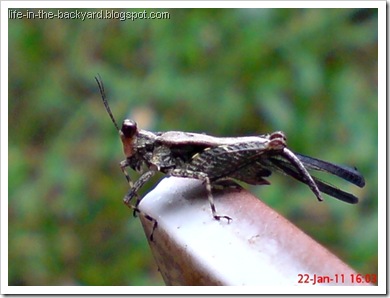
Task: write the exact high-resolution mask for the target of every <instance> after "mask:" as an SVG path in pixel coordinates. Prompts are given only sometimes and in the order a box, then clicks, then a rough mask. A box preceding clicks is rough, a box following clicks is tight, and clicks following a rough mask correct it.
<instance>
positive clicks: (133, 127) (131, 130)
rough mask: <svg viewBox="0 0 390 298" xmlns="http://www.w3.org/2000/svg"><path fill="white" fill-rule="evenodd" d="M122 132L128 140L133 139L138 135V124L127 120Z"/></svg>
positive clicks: (124, 122)
mask: <svg viewBox="0 0 390 298" xmlns="http://www.w3.org/2000/svg"><path fill="white" fill-rule="evenodd" d="M121 131H122V133H123V135H124V136H125V137H126V138H132V137H133V136H134V135H135V134H136V133H137V123H135V122H134V121H133V120H129V119H126V120H124V121H123V124H122V129H121Z"/></svg>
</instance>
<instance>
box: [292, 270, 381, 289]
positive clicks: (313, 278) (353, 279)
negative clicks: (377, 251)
mask: <svg viewBox="0 0 390 298" xmlns="http://www.w3.org/2000/svg"><path fill="white" fill-rule="evenodd" d="M297 277H298V284H306V285H316V284H320V285H327V284H329V285H330V284H333V285H335V284H336V285H340V286H341V285H364V284H367V285H368V284H376V283H377V282H378V278H377V275H376V274H360V273H351V274H344V273H340V274H337V273H336V274H333V275H318V274H307V273H304V274H298V276H297Z"/></svg>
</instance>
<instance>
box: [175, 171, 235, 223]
mask: <svg viewBox="0 0 390 298" xmlns="http://www.w3.org/2000/svg"><path fill="white" fill-rule="evenodd" d="M170 175H171V176H175V177H183V178H193V179H198V180H201V181H202V182H203V184H204V185H205V186H206V191H207V198H208V200H209V203H210V208H211V212H212V214H213V217H214V218H215V219H216V220H220V219H221V218H224V219H226V220H227V221H228V223H230V221H231V220H232V218H231V217H229V216H227V215H219V214H218V213H217V210H216V208H215V204H214V198H213V193H212V186H211V182H210V178H209V177H208V176H207V174H205V173H202V172H194V171H189V170H180V169H175V170H173V171H172V172H170Z"/></svg>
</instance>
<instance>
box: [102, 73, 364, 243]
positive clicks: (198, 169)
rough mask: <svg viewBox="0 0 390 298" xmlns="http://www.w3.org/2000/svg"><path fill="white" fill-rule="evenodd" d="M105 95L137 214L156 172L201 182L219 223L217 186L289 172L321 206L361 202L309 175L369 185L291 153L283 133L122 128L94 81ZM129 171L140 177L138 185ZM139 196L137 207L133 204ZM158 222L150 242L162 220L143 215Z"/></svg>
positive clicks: (128, 124) (352, 171)
mask: <svg viewBox="0 0 390 298" xmlns="http://www.w3.org/2000/svg"><path fill="white" fill-rule="evenodd" d="M95 79H96V82H97V84H98V86H99V90H100V94H101V97H102V100H103V103H104V105H105V108H106V110H107V113H108V114H109V116H110V118H111V120H112V122H113V123H114V125H115V127H116V129H117V130H118V132H119V136H120V138H121V141H122V144H123V151H124V154H125V156H126V159H125V160H123V161H122V162H120V168H121V170H122V172H123V173H124V175H125V177H126V179H127V181H128V183H129V185H130V190H129V191H128V193H127V194H126V195H125V197H124V199H123V201H124V203H125V204H126V205H127V206H128V207H130V208H132V209H133V211H134V215H136V213H142V212H141V211H140V210H139V209H138V205H139V204H140V202H141V200H142V198H140V197H139V196H138V195H137V192H138V190H139V189H140V188H141V187H142V186H143V185H144V184H145V183H146V182H147V181H148V180H149V179H150V178H151V177H152V176H153V175H154V174H155V173H156V172H162V173H164V174H166V175H168V176H176V177H185V178H192V179H198V180H201V181H202V182H203V184H204V185H205V187H206V191H207V197H208V200H209V203H210V207H211V212H212V215H213V217H214V218H215V219H216V220H220V219H226V220H227V221H228V222H230V221H231V220H232V219H231V218H230V217H229V216H226V215H219V214H218V213H217V211H216V208H215V204H214V200H213V194H212V186H216V185H219V184H220V185H223V182H228V183H229V182H231V181H232V180H239V181H242V182H245V183H247V184H251V185H267V184H270V183H269V182H268V180H266V179H265V178H266V177H268V176H270V175H271V174H272V172H273V171H278V172H281V173H284V174H286V175H288V176H291V177H292V178H294V179H296V180H298V181H300V182H302V183H304V184H306V185H307V186H308V187H309V188H310V189H311V191H312V192H313V193H314V195H315V196H316V197H317V199H318V201H322V200H323V198H322V194H321V192H323V193H325V194H328V195H330V196H332V197H334V198H336V199H339V200H341V201H344V202H347V203H350V204H356V203H357V202H358V199H357V197H355V196H354V195H352V194H350V193H347V192H344V191H342V190H340V189H338V188H336V187H334V186H332V185H330V184H327V183H326V182H323V181H321V180H319V179H318V178H316V177H314V176H312V175H311V174H310V173H309V172H308V170H316V171H323V172H327V173H330V174H333V175H336V176H338V177H340V178H342V179H344V180H346V181H348V182H350V183H353V184H355V185H357V186H359V187H363V186H364V185H365V180H364V177H363V176H362V175H361V174H360V173H359V172H358V170H357V169H356V168H350V167H347V166H342V165H336V164H333V163H330V162H326V161H323V160H320V159H316V158H313V157H309V156H305V155H302V154H296V153H294V152H292V151H291V150H290V149H288V148H287V143H286V137H285V135H284V133H283V132H281V131H277V132H273V133H270V134H262V135H258V136H247V137H228V138H219V137H213V136H209V135H206V134H199V133H190V132H182V131H167V132H150V131H147V130H142V129H138V127H137V123H136V122H134V121H132V120H129V119H125V120H124V121H123V123H122V127H121V128H119V126H118V124H117V122H116V121H115V118H114V116H113V114H112V112H111V109H110V107H109V105H108V102H107V99H106V94H105V90H104V86H103V82H102V80H101V78H100V76H99V77H95ZM126 168H131V169H133V170H135V171H137V172H140V173H141V177H140V178H139V179H138V180H137V181H136V182H135V183H134V184H133V182H132V181H131V179H130V177H129V175H128V173H127V171H126ZM134 197H136V198H137V200H136V202H135V204H134V205H133V204H132V203H131V200H132V199H133V198H134ZM143 214H144V216H145V217H146V218H147V219H148V220H150V221H152V222H153V229H152V233H151V235H150V239H151V240H153V232H154V230H155V229H156V228H157V221H156V220H155V219H154V218H153V217H151V216H149V215H148V214H145V213H143Z"/></svg>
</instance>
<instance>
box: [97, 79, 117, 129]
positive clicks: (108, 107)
mask: <svg viewBox="0 0 390 298" xmlns="http://www.w3.org/2000/svg"><path fill="white" fill-rule="evenodd" d="M95 80H96V82H97V84H98V86H99V90H100V94H101V96H102V100H103V103H104V106H105V107H106V111H107V113H108V115H110V118H111V120H112V123H114V125H115V127H116V129H117V130H118V131H121V130H120V129H119V126H118V124H117V123H116V121H115V118H114V115H113V114H112V112H111V109H110V106H109V105H108V102H107V99H106V92H105V91H104V85H103V80H102V78H101V77H100V74H98V75H97V77H95Z"/></svg>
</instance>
